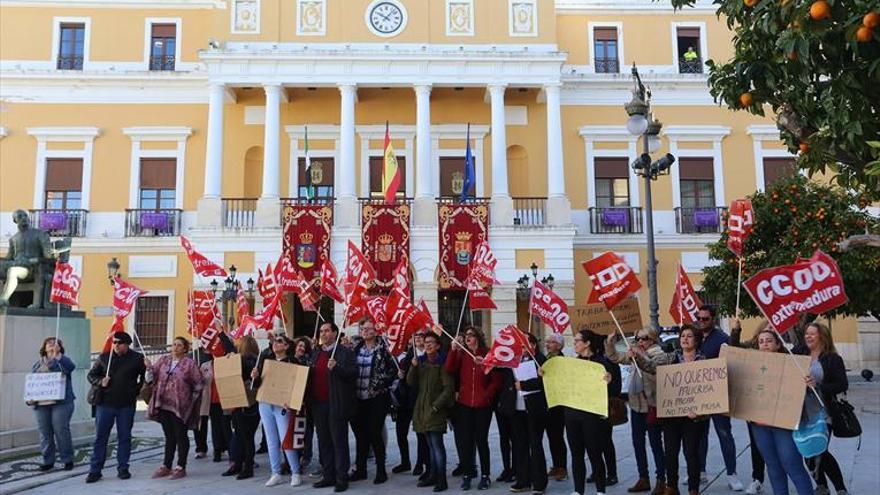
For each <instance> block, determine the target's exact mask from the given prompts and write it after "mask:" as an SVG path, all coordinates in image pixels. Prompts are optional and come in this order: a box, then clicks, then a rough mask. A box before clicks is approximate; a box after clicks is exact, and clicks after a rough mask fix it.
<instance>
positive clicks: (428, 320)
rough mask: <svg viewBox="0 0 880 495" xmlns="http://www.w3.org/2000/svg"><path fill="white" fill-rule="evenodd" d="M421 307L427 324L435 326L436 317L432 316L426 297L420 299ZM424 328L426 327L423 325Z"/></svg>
mask: <svg viewBox="0 0 880 495" xmlns="http://www.w3.org/2000/svg"><path fill="white" fill-rule="evenodd" d="M419 309H420V310H422V313H423V314H424V318H425V321H426V326H427V325H430V326H431V327H434V326H436V325H437V324H436V323H435V322H434V317H433V316H431V310H430V309H429V308H428V303H426V302H425V300H424V299H420V300H419ZM422 328H424V327H422Z"/></svg>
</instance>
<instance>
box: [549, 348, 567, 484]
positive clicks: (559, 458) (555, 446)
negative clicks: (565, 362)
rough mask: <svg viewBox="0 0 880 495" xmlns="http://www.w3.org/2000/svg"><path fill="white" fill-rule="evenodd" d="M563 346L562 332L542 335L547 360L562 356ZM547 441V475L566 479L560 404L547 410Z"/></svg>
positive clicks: (563, 409)
mask: <svg viewBox="0 0 880 495" xmlns="http://www.w3.org/2000/svg"><path fill="white" fill-rule="evenodd" d="M563 347H565V338H564V337H563V336H562V334H559V333H555V332H554V333H549V334H547V336H546V337H544V349H546V351H547V360H548V361H549V360H551V359H553V358H555V357H561V356H563V354H562V349H563ZM547 443H548V444H549V445H550V458H551V459H552V460H553V463H552V467H551V468H550V470H549V471H547V476H548V477H550V478H553V479H555V480H556V481H565V480H567V479H568V470H567V466H568V459H567V458H568V449H566V447H565V408H564V407H562V406H556V407H551V408H549V409H548V410H547Z"/></svg>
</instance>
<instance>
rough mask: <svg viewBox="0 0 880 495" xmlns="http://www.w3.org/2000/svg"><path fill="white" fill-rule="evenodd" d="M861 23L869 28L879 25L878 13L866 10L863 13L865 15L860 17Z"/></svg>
mask: <svg viewBox="0 0 880 495" xmlns="http://www.w3.org/2000/svg"><path fill="white" fill-rule="evenodd" d="M862 24H864V25H865V27H869V28H871V29H874V28H875V27H877V26H880V14H878V13H877V12H868V13H867V14H865V17H864V18H862Z"/></svg>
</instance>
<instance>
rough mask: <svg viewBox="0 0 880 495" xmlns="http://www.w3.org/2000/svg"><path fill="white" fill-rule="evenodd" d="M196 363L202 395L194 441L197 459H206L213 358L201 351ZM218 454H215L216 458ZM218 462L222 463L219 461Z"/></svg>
mask: <svg viewBox="0 0 880 495" xmlns="http://www.w3.org/2000/svg"><path fill="white" fill-rule="evenodd" d="M197 342H198V341H195V342H194V344H195V343H197ZM196 361H197V362H198V363H199V371H200V372H201V374H202V394H201V396H200V399H199V405H198V414H199V424H198V426H197V427H196V428H195V430H193V440H194V441H195V443H196V455H195V458H196V459H204V458H205V457H207V456H208V426H209V422H210V416H211V393H210V392H211V384H212V383H213V382H214V367H213V366H212V362H213V357H212V356H211V353H210V352H206V351H204V350H201V351H199V352H197V353H196ZM217 454H218V452H216V451H215V452H214V455H215V457H216V456H217ZM217 462H220V461H219V460H218V461H217Z"/></svg>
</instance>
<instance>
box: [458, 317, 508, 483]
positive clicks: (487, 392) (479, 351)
mask: <svg viewBox="0 0 880 495" xmlns="http://www.w3.org/2000/svg"><path fill="white" fill-rule="evenodd" d="M462 335H463V337H459V339H460V342H459V343H458V344H456V345H453V346H452V347H451V349H450V352H449V356H448V357H447V359H446V364H445V366H444V368H445V370H446V372H447V373H449V374H450V375H451V376H452V377H453V378H454V379H458V383H459V392H458V401H457V403H456V405H455V409H454V410H453V413H452V416H453V418H454V419H453V424H454V425H455V431H453V433H454V434H455V436H456V437H460V438H459V443H460V444H461V446H462V452H461V458H460V459H459V462H460V463H461V469H462V473H463V474H462V481H461V489H462V490H470V489H471V480H472V479H473V478H474V473H475V472H476V466H474V465H473V464H474V451H475V450H476V452H478V453H479V455H480V474H481V476H480V482H479V484H478V485H477V488H478V489H480V490H488V489H489V485H490V484H491V478H490V475H491V471H492V470H491V465H490V462H489V425H490V424H491V423H492V404H493V403H494V401H495V395H496V394H497V393H498V389H499V388H500V387H501V376H500V375H499V374H497V373H487V371H489V370H486V369H485V368H483V364H482V363H483V357H484V356H485V355H486V353H487V352H489V350H488V348H487V347H486V340H485V338H484V337H483V334H482V332H480V331H479V330H478V329H477V328H476V327H473V326H467V327H465V328H464V329H463V330H462ZM462 345H463V346H465V347H467V349H468V352H470V353H471V354H472V355H473V356H476V359H473V358H472V357H471V356H470V355H468V354H467V352H465V351H464V350H462V348H461V346H462Z"/></svg>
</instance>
